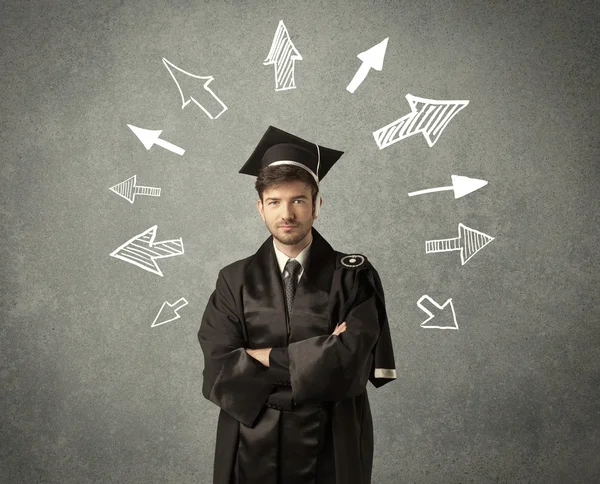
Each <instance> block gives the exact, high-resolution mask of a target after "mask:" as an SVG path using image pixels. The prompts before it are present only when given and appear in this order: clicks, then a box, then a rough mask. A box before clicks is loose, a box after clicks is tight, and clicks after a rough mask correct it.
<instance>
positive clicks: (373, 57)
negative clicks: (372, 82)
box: [346, 37, 389, 93]
mask: <svg viewBox="0 0 600 484" xmlns="http://www.w3.org/2000/svg"><path fill="white" fill-rule="evenodd" d="M388 39H389V37H386V38H385V39H384V40H382V41H381V42H379V44H377V45H374V46H373V47H371V48H370V49H368V50H365V51H364V52H361V53H360V54H358V55H357V56H356V57H358V58H359V59H360V60H361V61H362V64H361V65H360V67H359V68H358V71H356V74H354V77H353V78H352V80H351V81H350V84H348V86H347V87H346V90H347V91H349V92H351V93H354V91H356V89H357V88H358V86H360V85H361V83H362V82H363V81H364V80H365V78H366V77H367V74H368V73H369V71H370V70H371V69H375V70H377V71H381V69H382V68H383V58H384V57H385V51H386V49H387V44H388Z"/></svg>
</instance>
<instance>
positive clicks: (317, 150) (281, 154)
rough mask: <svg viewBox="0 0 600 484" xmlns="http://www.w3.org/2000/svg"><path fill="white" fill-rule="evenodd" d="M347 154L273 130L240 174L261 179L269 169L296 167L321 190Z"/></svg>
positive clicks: (264, 138)
mask: <svg viewBox="0 0 600 484" xmlns="http://www.w3.org/2000/svg"><path fill="white" fill-rule="evenodd" d="M343 154H344V152H343V151H337V150H332V149H331V148H325V147H324V146H319V145H317V144H315V143H311V142H310V141H306V140H304V139H302V138H299V137H298V136H295V135H293V134H290V133H286V132H285V131H282V130H281V129H278V128H275V127H274V126H269V127H268V128H267V131H266V132H265V134H264V135H263V137H262V138H261V140H260V141H259V142H258V145H256V148H255V149H254V151H253V152H252V154H251V155H250V158H248V161H246V163H245V164H244V166H242V168H241V170H240V171H239V173H243V174H245V175H253V176H258V172H259V171H260V169H261V168H265V167H267V166H276V165H295V166H299V167H301V168H304V169H305V170H306V171H308V172H309V173H310V174H311V175H312V176H313V178H314V179H315V181H316V182H317V186H318V185H319V182H320V181H321V180H322V179H323V178H325V175H327V172H329V170H330V169H331V167H332V166H333V165H334V164H335V162H336V161H337V160H339V159H340V157H341V156H342V155H343Z"/></svg>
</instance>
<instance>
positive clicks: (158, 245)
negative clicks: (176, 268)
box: [110, 225, 183, 277]
mask: <svg viewBox="0 0 600 484" xmlns="http://www.w3.org/2000/svg"><path fill="white" fill-rule="evenodd" d="M157 227H158V226H157V225H154V226H153V227H150V228H149V229H148V230H146V231H145V232H142V233H141V234H139V235H136V236H135V237H132V238H131V239H129V240H128V241H127V242H125V243H124V244H123V245H121V246H120V247H117V248H116V249H115V250H114V251H112V252H111V254H110V255H111V256H112V257H116V258H117V259H121V260H124V261H125V262H129V263H130V264H134V265H136V266H138V267H141V268H142V269H144V270H146V271H148V272H152V273H154V274H158V275H159V276H161V277H162V276H163V273H162V271H161V270H160V267H158V264H157V263H156V259H164V258H166V257H173V256H175V255H181V254H183V241H182V240H181V238H179V239H173V240H162V241H160V242H154V239H155V238H156V230H157Z"/></svg>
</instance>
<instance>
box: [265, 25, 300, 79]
mask: <svg viewBox="0 0 600 484" xmlns="http://www.w3.org/2000/svg"><path fill="white" fill-rule="evenodd" d="M297 60H302V56H301V55H300V52H298V50H297V49H296V47H294V43H293V42H292V39H291V38H290V34H289V33H288V30H287V28H286V26H285V24H284V23H283V20H280V21H279V24H278V25H277V30H276V31H275V35H274V36H273V42H271V49H270V50H269V55H267V58H266V59H265V60H264V61H263V65H265V66H268V65H271V64H275V90H276V91H285V90H287V89H296V83H295V82H294V66H295V63H296V61H297Z"/></svg>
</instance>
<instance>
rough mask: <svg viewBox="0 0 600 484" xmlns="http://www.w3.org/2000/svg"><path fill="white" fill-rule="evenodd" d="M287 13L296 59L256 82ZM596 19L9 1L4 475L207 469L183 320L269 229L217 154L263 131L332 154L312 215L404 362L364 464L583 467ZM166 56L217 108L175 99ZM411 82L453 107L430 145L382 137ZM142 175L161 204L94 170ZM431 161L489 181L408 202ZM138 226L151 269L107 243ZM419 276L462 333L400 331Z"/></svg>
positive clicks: (531, 10)
mask: <svg viewBox="0 0 600 484" xmlns="http://www.w3.org/2000/svg"><path fill="white" fill-rule="evenodd" d="M279 20H283V21H284V23H285V25H286V26H287V28H288V30H289V32H290V35H291V37H292V40H293V42H294V45H295V46H296V48H297V49H298V51H299V52H300V53H301V55H302V56H303V60H302V61H298V62H296V70H295V80H296V85H297V88H296V89H293V90H288V91H279V92H276V91H275V89H274V74H273V66H264V65H262V61H263V60H264V59H265V58H266V57H267V54H268V52H269V48H270V45H271V41H272V39H273V35H274V33H275V30H276V28H277V24H278V22H279ZM598 21H599V14H598V9H597V8H596V7H595V6H594V2H577V3H573V2H568V1H562V2H561V1H550V2H536V1H523V2H517V1H513V2H475V1H473V2H467V1H462V2H461V1H453V2H451V1H448V2H432V1H415V2H408V1H405V2H392V1H389V2H383V1H379V2H366V1H363V2H359V1H348V2H339V1H338V2H334V1H329V2H324V1H323V2H313V3H311V4H307V3H304V2H291V1H282V2H266V1H264V2H237V1H236V2H231V1H230V2H226V1H218V2H217V1H211V2H205V3H203V2H199V1H196V2H185V1H180V2H173V3H167V2H158V1H152V0H151V1H144V2H141V1H139V2H132V1H122V2H116V1H110V0H107V1H104V2H86V1H79V2H76V1H66V0H63V1H59V0H56V1H52V2H48V1H46V2H42V1H28V2H22V1H17V0H12V1H4V2H2V3H1V5H0V45H1V48H0V76H1V80H2V84H1V86H2V89H1V91H0V92H1V94H0V110H1V111H0V112H1V116H0V128H1V129H0V149H1V151H0V153H1V155H0V156H1V160H2V162H1V167H0V181H1V184H2V185H1V190H0V213H1V217H2V219H1V221H2V225H1V231H2V232H1V233H2V236H1V237H0V243H1V249H2V259H1V264H2V265H1V271H0V274H1V275H0V278H1V279H0V282H1V284H2V290H1V299H0V303H1V306H0V314H1V326H0V384H1V388H2V392H1V394H0V409H1V411H0V438H1V443H0V444H1V445H0V481H2V482H7V483H30V482H31V483H32V482H39V483H77V484H81V483H92V482H101V483H105V482H116V483H145V484H148V483H165V482H169V483H171V482H172V483H198V482H199V483H208V482H210V479H211V475H212V461H213V447H214V441H215V430H216V417H217V414H218V408H217V407H216V406H214V405H213V404H212V403H210V402H209V401H207V400H205V399H204V398H203V397H202V395H201V391H200V383H201V373H202V354H201V351H200V346H199V345H198V343H197V340H196V332H197V330H198V327H199V324H200V318H201V316H202V313H203V310H204V307H205V304H206V301H207V299H208V296H209V295H210V293H211V292H212V290H213V289H214V284H215V282H216V277H217V273H218V271H219V269H220V268H221V267H223V266H225V265H226V264H229V263H230V262H233V261H234V260H237V259H240V258H243V257H246V256H248V255H250V254H252V253H254V252H255V251H256V250H257V249H258V247H259V246H260V244H261V243H262V242H263V241H264V240H265V239H266V237H268V235H269V233H268V231H267V229H266V228H265V226H264V224H263V222H262V220H261V219H260V215H259V214H258V211H257V210H256V198H257V197H256V192H255V191H254V188H253V184H254V178H251V177H248V176H245V175H240V174H238V173H237V172H238V170H239V169H240V167H241V166H242V164H243V163H244V161H245V160H246V159H247V157H248V155H249V154H250V153H251V151H252V149H253V147H254V144H255V143H256V142H257V141H258V139H259V138H260V136H261V135H262V133H263V131H264V130H265V129H266V127H267V126H268V125H269V124H272V125H275V126H278V127H279V128H281V129H284V130H286V131H291V132H294V133H296V134H299V135H301V136H303V137H305V138H307V139H311V140H314V141H316V142H319V143H321V144H323V145H326V146H330V147H332V148H336V149H340V150H343V151H345V154H344V156H343V157H342V158H341V160H340V161H339V162H338V163H337V165H336V166H335V167H334V168H333V169H332V170H331V172H330V173H329V174H328V176H327V178H326V179H325V180H324V182H323V184H322V190H323V192H322V193H323V198H324V203H323V207H322V212H321V216H320V218H319V220H318V221H317V222H316V225H315V226H316V227H317V228H318V230H319V231H320V232H321V233H322V234H323V235H324V236H325V237H326V239H327V240H328V241H329V242H330V243H331V244H332V245H333V247H334V248H336V249H338V250H341V251H344V252H350V253H353V252H359V253H363V254H365V255H367V257H369V259H370V260H371V261H372V263H373V264H374V266H375V267H376V268H377V269H378V271H379V273H380V275H381V278H382V282H383V284H384V288H385V289H386V300H387V302H388V315H389V318H390V324H391V329H392V335H393V338H394V345H395V346H394V348H395V353H396V359H397V368H398V375H399V378H398V380H397V381H396V382H394V383H391V384H389V385H386V386H385V387H383V388H382V389H380V390H375V389H374V388H373V387H372V386H370V385H369V393H370V398H371V404H372V410H373V417H374V421H375V437H376V447H375V462H374V471H373V482H374V483H398V482H415V483H442V482H443V483H465V482H475V483H480V482H481V483H488V482H502V483H504V482H507V483H508V482H510V483H514V482H527V483H564V482H577V483H587V482H590V483H591V482H598V480H599V479H600V458H599V457H598V456H599V454H598V448H600V403H599V402H600V400H599V398H598V387H599V384H600V379H599V376H598V375H599V374H600V344H599V343H600V336H599V328H598V324H599V321H600V298H599V297H598V294H599V290H600V270H599V266H600V264H599V257H598V243H599V242H600V240H599V239H600V237H599V230H598V223H599V219H600V215H599V213H600V197H599V190H598V181H599V174H600V168H599V162H598V160H599V155H600V145H599V142H598V125H599V123H600V112H599V100H600V94H599V93H600V80H599V79H600V75H599V74H600V69H599V67H598V59H599V58H600V56H599V53H600V49H599V45H600V44H599V39H600V36H599V33H598V32H599V31H598ZM385 37H389V44H388V48H387V54H386V57H385V62H384V66H383V70H382V71H381V72H376V71H371V72H370V73H369V75H368V77H367V78H366V79H365V81H364V82H363V83H362V84H361V86H360V87H359V88H358V89H357V91H356V92H355V93H354V94H350V93H349V92H347V91H346V89H345V88H346V85H347V84H348V83H349V82H350V79H351V78H352V76H353V75H354V73H355V72H356V71H357V69H358V67H359V66H360V61H359V60H358V59H357V58H356V55H357V54H358V53H359V52H361V51H364V50H366V49H367V48H369V47H371V46H372V45H375V44H376V43H378V42H380V41H381V40H383V39H384V38H385ZM163 57H166V58H167V59H168V60H169V61H171V62H172V63H174V64H175V65H177V66H179V67H181V68H182V69H185V70H187V71H189V72H191V73H194V74H197V75H201V76H209V75H211V76H214V79H215V80H214V81H213V82H212V84H211V87H212V88H213V89H214V91H215V93H216V94H217V95H218V97H219V98H220V99H222V100H223V102H224V103H225V104H226V105H227V106H228V108H229V109H228V110H227V111H226V112H225V113H224V114H223V115H221V116H220V117H219V118H218V119H215V120H210V119H209V117H207V116H206V115H205V114H204V113H203V112H202V111H201V110H200V109H199V108H198V107H196V106H194V105H193V103H192V105H190V106H188V107H186V108H185V109H184V110H182V109H181V100H180V97H179V93H178V91H177V88H176V85H175V83H174V82H173V79H172V78H171V76H170V75H169V73H168V71H167V70H166V68H165V67H164V65H163V63H162V60H161V59H162V58H163ZM188 86H189V89H190V90H194V89H195V90H196V91H197V93H198V95H200V92H202V91H201V89H200V87H201V85H200V84H199V83H195V82H193V81H191V83H190V84H189V85H188ZM409 93H410V94H413V95H415V96H421V97H426V98H430V99H437V100H456V99H468V100H469V101H470V102H469V105H468V106H467V107H466V108H465V109H463V110H462V111H461V112H460V113H459V114H458V115H457V116H456V117H455V118H454V119H453V120H452V121H451V122H450V124H449V125H448V126H447V127H446V129H445V130H444V132H443V134H442V135H441V137H440V139H439V140H438V141H437V143H436V144H435V145H434V146H432V147H429V146H428V144H427V142H426V141H425V139H424V138H423V136H422V135H420V134H417V135H414V136H411V137H409V138H407V139H405V140H403V141H400V142H398V143H396V144H394V145H392V146H390V147H388V148H385V149H383V150H379V148H378V147H377V145H376V144H375V142H374V139H373V135H372V132H373V131H375V130H376V129H378V128H380V127H382V126H384V125H386V124H388V123H390V122H392V121H394V120H395V119H398V118H400V117H401V116H403V115H405V114H407V113H408V112H410V110H409V106H408V103H407V101H406V99H405V96H406V94H409ZM128 123H130V124H133V125H136V126H140V127H145V128H152V129H162V130H163V133H162V135H161V136H162V138H164V139H166V140H168V141H170V142H172V143H174V144H176V145H178V146H181V147H183V148H185V149H186V152H185V155H184V156H183V157H181V156H178V155H175V154H173V153H170V152H169V151H167V150H165V149H163V148H160V147H157V146H155V147H154V148H152V149H151V150H150V151H146V150H145V149H144V147H143V146H142V144H141V143H140V142H139V141H138V140H137V139H136V138H135V136H134V135H133V133H132V132H131V131H130V130H129V128H128V127H127V124H128ZM134 174H137V177H138V184H140V185H146V186H156V187H161V188H162V194H161V196H160V198H152V197H143V196H139V197H137V198H136V199H135V203H134V204H129V203H128V202H127V201H126V200H124V199H123V198H120V197H118V196H117V195H116V194H114V193H113V192H111V191H110V190H109V189H108V188H109V187H111V186H113V185H115V184H117V183H119V182H121V181H123V180H125V179H127V178H129V177H130V176H132V175H134ZM451 174H457V175H464V176H470V177H475V178H482V179H485V180H488V181H489V185H488V186H486V187H484V188H482V189H480V190H478V191H477V192H475V193H473V194H471V195H468V196H466V197H464V198H461V199H458V200H454V198H453V196H452V194H451V193H449V192H442V193H437V194H429V195H423V196H420V197H408V196H407V193H408V192H411V191H415V190H419V189H423V188H431V187H436V186H442V185H448V184H449V182H450V175H451ZM461 222H462V223H464V224H465V225H467V226H469V227H471V228H474V229H476V230H480V231H482V232H484V233H486V234H489V235H491V236H493V237H495V239H494V240H493V241H492V242H491V243H490V244H489V245H488V246H486V247H485V248H483V249H482V250H481V252H480V253H478V254H477V255H475V256H474V257H473V259H472V260H470V261H468V262H467V264H465V265H464V266H461V264H460V257H459V255H458V253H457V252H453V253H446V254H425V241H426V240H431V239H441V238H449V237H455V236H456V234H457V226H458V223H461ZM153 225H158V232H157V238H156V240H157V241H159V240H169V239H177V238H180V237H181V238H182V240H183V245H184V249H185V253H184V254H183V255H181V256H177V257H172V258H169V259H163V260H160V261H158V263H159V265H160V267H161V269H162V271H163V273H164V277H159V276H157V275H155V274H151V273H150V272H147V271H144V270H142V269H141V268H139V267H136V266H134V265H132V264H128V263H126V262H124V261H120V260H118V259H115V258H113V257H110V256H109V254H110V253H111V252H112V251H113V250H115V249H116V248H117V247H119V246H120V245H121V244H123V243H124V242H125V241H127V240H128V239H130V238H132V237H134V236H135V235H137V234H139V233H142V232H144V231H145V230H147V229H148V228H150V227H151V226H153ZM424 294H428V295H430V296H431V297H432V298H434V299H435V300H436V301H438V302H440V303H441V302H443V301H445V300H446V299H447V298H449V297H451V298H452V299H453V302H454V307H455V310H456V316H457V322H458V325H459V328H460V329H459V330H458V331H451V330H436V329H425V328H421V327H420V323H421V322H422V321H424V320H425V319H426V315H425V314H424V313H423V312H422V311H421V310H420V309H419V308H418V307H417V305H416V302H417V300H418V299H419V298H420V297H421V296H422V295H424ZM180 297H185V298H186V299H187V300H188V301H189V304H188V306H186V307H185V308H183V309H182V310H181V312H180V313H181V318H180V319H179V320H177V321H172V322H170V323H168V324H164V325H161V326H157V327H154V328H151V323H152V321H153V320H154V318H155V316H156V314H157V313H158V310H159V308H160V307H161V305H162V303H163V302H164V301H165V300H168V301H169V302H174V301H175V300H177V299H178V298H180Z"/></svg>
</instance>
